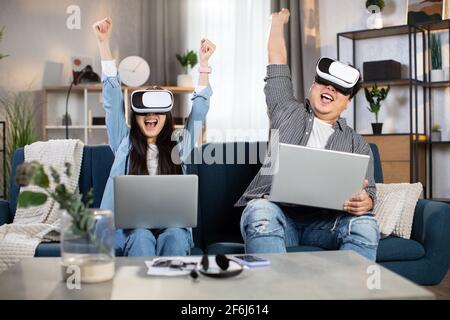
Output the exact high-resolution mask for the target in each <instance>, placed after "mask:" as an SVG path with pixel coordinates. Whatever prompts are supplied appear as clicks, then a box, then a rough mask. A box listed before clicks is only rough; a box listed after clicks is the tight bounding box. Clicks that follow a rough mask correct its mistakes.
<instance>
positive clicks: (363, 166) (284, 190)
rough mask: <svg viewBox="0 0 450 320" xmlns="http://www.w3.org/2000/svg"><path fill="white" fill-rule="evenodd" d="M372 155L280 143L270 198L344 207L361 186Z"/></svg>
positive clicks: (318, 205)
mask: <svg viewBox="0 0 450 320" xmlns="http://www.w3.org/2000/svg"><path fill="white" fill-rule="evenodd" d="M369 159H370V157H369V156H366V155H358V154H353V153H345V152H338V151H330V150H324V149H316V148H308V147H301V146H296V145H288V144H280V146H279V152H278V157H277V158H276V160H275V161H278V162H277V163H276V164H275V168H276V169H277V170H276V171H275V174H274V176H273V181H272V189H271V192H270V197H269V199H270V201H272V202H279V203H288V204H297V205H305V206H311V207H319V208H326V209H335V210H342V209H343V205H344V203H345V202H346V201H347V200H348V199H350V198H351V197H352V196H353V195H354V194H356V193H358V192H359V191H360V190H361V187H362V185H363V183H364V179H365V176H366V170H367V166H368V164H369ZM277 164H278V167H276V165H277Z"/></svg>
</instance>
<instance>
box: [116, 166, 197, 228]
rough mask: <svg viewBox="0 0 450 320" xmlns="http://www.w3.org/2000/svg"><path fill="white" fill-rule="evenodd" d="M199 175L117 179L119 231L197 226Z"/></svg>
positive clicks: (117, 220)
mask: <svg viewBox="0 0 450 320" xmlns="http://www.w3.org/2000/svg"><path fill="white" fill-rule="evenodd" d="M197 195H198V177H197V176H196V175H156V176H118V177H115V178H114V220H115V224H116V228H118V229H135V228H148V229H150V228H169V227H180V228H185V227H196V226H197Z"/></svg>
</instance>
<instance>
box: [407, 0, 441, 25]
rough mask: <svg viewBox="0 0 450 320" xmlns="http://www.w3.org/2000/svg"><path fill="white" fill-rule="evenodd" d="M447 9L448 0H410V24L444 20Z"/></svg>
mask: <svg viewBox="0 0 450 320" xmlns="http://www.w3.org/2000/svg"><path fill="white" fill-rule="evenodd" d="M446 9H447V6H446V0H409V1H408V24H410V25H413V24H416V23H422V22H430V21H440V20H443V19H444V17H445V11H446Z"/></svg>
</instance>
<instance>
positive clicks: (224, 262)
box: [190, 254, 244, 279]
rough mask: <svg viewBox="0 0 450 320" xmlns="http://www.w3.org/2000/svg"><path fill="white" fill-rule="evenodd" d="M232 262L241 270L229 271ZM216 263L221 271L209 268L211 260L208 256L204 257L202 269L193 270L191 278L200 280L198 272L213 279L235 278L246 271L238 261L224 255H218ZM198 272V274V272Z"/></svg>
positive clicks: (201, 264)
mask: <svg viewBox="0 0 450 320" xmlns="http://www.w3.org/2000/svg"><path fill="white" fill-rule="evenodd" d="M230 262H233V263H235V264H236V265H238V266H239V269H236V270H228V268H229V267H230ZM216 263H217V265H218V266H219V268H220V269H217V268H214V269H211V268H210V267H209V259H208V256H207V255H203V257H202V259H201V260H200V266H201V267H200V268H196V269H193V270H192V271H191V273H190V276H191V277H192V278H193V279H197V278H198V272H200V274H202V275H204V276H207V277H211V278H231V277H235V276H237V275H238V274H240V273H241V272H242V271H244V266H243V265H241V264H240V263H238V262H237V261H234V260H231V259H228V258H227V257H226V256H225V255H223V254H218V255H216ZM197 271H198V272H197Z"/></svg>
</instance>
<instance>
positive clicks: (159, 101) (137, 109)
mask: <svg viewBox="0 0 450 320" xmlns="http://www.w3.org/2000/svg"><path fill="white" fill-rule="evenodd" d="M172 107H173V93H172V92H171V91H169V90H160V89H149V90H136V91H133V92H132V93H131V110H133V112H134V113H136V114H138V115H146V114H149V113H167V112H169V111H170V110H172Z"/></svg>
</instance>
